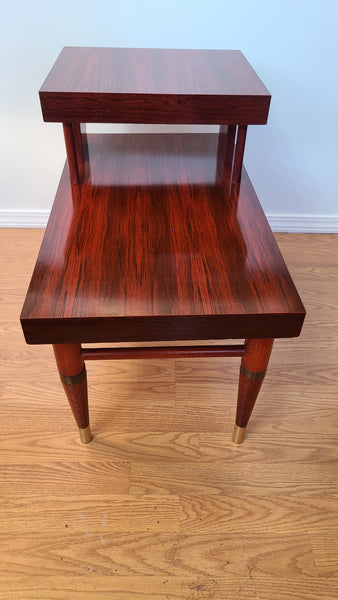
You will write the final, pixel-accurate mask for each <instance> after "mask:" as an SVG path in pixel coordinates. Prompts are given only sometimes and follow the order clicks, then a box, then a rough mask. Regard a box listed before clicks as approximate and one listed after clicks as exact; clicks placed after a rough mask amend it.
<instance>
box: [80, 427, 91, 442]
mask: <svg viewBox="0 0 338 600" xmlns="http://www.w3.org/2000/svg"><path fill="white" fill-rule="evenodd" d="M79 433H80V439H81V442H82V443H83V444H89V442H91V440H92V434H91V431H90V425H88V427H85V428H84V429H80V428H79Z"/></svg>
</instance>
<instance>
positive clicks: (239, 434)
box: [232, 425, 245, 444]
mask: <svg viewBox="0 0 338 600" xmlns="http://www.w3.org/2000/svg"><path fill="white" fill-rule="evenodd" d="M244 437H245V427H239V426H238V425H235V428H234V432H233V434H232V441H233V442H235V444H241V443H242V442H243V440H244Z"/></svg>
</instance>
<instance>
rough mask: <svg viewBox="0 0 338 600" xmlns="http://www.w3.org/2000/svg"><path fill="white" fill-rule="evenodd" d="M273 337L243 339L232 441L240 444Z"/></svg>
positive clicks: (262, 375)
mask: <svg viewBox="0 0 338 600" xmlns="http://www.w3.org/2000/svg"><path fill="white" fill-rule="evenodd" d="M273 342H274V340H273V339H268V338H267V339H250V340H246V341H245V354H244V356H243V358H242V361H241V367H240V374H239V383H238V399H237V413H236V424H235V429H234V433H233V438H232V439H233V441H234V442H235V443H236V444H241V443H242V442H243V440H244V436H245V428H246V426H247V424H248V421H249V419H250V416H251V413H252V411H253V408H254V406H255V402H256V399H257V396H258V393H259V390H260V388H261V386H262V383H263V379H264V377H265V373H266V369H267V366H268V362H269V358H270V354H271V350H272V346H273Z"/></svg>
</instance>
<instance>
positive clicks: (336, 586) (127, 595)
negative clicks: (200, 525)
mask: <svg viewBox="0 0 338 600" xmlns="http://www.w3.org/2000/svg"><path fill="white" fill-rule="evenodd" d="M0 581H2V585H3V589H5V590H7V591H6V592H3V591H1V590H0V600H46V599H48V600H68V599H69V598H72V600H82V599H83V597H84V596H85V598H88V599H89V600H105V599H106V598H113V600H210V599H213V600H224V599H225V598H226V599H229V600H257V598H259V599H260V600H271V599H278V600H323V599H325V600H336V599H337V597H338V578H330V579H327V580H323V579H318V578H315V577H313V578H311V577H297V578H294V579H287V578H280V577H269V576H261V575H257V574H256V573H255V572H253V570H252V569H251V567H250V569H248V571H247V573H246V574H245V576H243V577H229V576H218V577H217V578H216V577H212V576H209V577H160V576H152V577H147V576H146V577H142V576H141V577H133V576H128V577H111V576H104V575H103V576H101V575H97V576H93V574H89V575H84V576H83V575H82V576H75V577H72V576H68V577H67V576H59V575H58V576H51V577H48V576H46V577H39V576H31V577H29V576H18V577H3V578H2V580H0Z"/></svg>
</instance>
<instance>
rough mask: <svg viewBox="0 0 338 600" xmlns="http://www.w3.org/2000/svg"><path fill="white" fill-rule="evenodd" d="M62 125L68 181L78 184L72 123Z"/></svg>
mask: <svg viewBox="0 0 338 600" xmlns="http://www.w3.org/2000/svg"><path fill="white" fill-rule="evenodd" d="M62 125H63V134H64V137H65V144H66V152H67V158H68V167H69V175H70V181H71V183H72V184H78V183H80V177H79V168H78V164H77V155H76V147H75V139H74V130H73V125H72V123H63V124H62Z"/></svg>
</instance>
